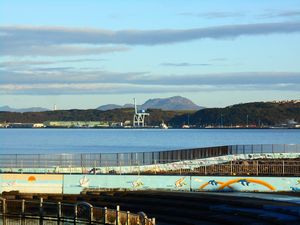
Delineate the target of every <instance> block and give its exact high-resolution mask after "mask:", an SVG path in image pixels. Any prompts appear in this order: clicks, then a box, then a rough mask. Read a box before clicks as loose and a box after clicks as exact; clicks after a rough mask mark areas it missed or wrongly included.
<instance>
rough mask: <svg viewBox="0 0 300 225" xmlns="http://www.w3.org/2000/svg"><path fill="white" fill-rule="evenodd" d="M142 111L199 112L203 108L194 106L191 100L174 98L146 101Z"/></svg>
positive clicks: (179, 97)
mask: <svg viewBox="0 0 300 225" xmlns="http://www.w3.org/2000/svg"><path fill="white" fill-rule="evenodd" d="M141 107H142V108H143V109H162V110H199V109H203V107H201V106H199V105H196V104H195V103H193V102H192V101H191V100H189V99H187V98H184V97H181V96H174V97H170V98H154V99H149V100H148V101H146V102H145V103H144V104H143V105H142V106H141Z"/></svg>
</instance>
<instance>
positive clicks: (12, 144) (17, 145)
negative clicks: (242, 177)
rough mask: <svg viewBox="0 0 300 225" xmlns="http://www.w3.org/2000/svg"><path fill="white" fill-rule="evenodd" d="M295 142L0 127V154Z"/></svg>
mask: <svg viewBox="0 0 300 225" xmlns="http://www.w3.org/2000/svg"><path fill="white" fill-rule="evenodd" d="M295 143H297V144H299V143H300V129H298V130H292V129H257V130H247V129H189V130H188V129H178V130H177V129H170V130H160V129H138V130H135V129H0V153H2V154H3V153H80V152H131V151H160V150H168V149H182V148H195V147H205V146H206V147H207V146H218V145H235V144H295Z"/></svg>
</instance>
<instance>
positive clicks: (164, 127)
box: [159, 121, 168, 129]
mask: <svg viewBox="0 0 300 225" xmlns="http://www.w3.org/2000/svg"><path fill="white" fill-rule="evenodd" d="M159 127H160V128H161V129H168V126H167V124H165V123H164V121H162V122H161V124H160V125H159Z"/></svg>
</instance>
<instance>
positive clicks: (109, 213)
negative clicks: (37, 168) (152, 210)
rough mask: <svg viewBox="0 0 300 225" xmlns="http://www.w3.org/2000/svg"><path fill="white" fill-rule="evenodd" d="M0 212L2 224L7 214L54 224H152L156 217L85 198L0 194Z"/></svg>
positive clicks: (7, 216) (8, 216)
mask: <svg viewBox="0 0 300 225" xmlns="http://www.w3.org/2000/svg"><path fill="white" fill-rule="evenodd" d="M0 207H1V210H0V215H2V220H3V224H5V220H6V218H20V217H21V219H23V220H24V221H25V220H26V219H36V220H38V221H40V223H39V224H43V222H42V221H46V220H51V221H56V222H57V224H58V225H59V224H61V225H62V224H64V222H68V224H69V223H73V224H90V225H96V224H103V225H104V224H105V225H106V224H114V225H129V224H130V225H155V218H148V217H147V216H146V214H145V213H143V212H139V213H138V214H134V213H130V212H129V211H127V212H124V211H120V207H119V206H117V208H116V209H108V208H106V207H104V208H100V207H93V206H92V205H91V204H89V203H87V202H77V203H76V204H69V203H62V202H44V201H43V198H40V200H39V201H28V200H24V199H23V200H8V199H5V198H0Z"/></svg>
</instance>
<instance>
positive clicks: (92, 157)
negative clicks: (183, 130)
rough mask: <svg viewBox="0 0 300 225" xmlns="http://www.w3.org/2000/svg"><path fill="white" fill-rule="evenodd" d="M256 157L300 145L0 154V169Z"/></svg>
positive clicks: (298, 149)
mask: <svg viewBox="0 0 300 225" xmlns="http://www.w3.org/2000/svg"><path fill="white" fill-rule="evenodd" d="M257 153H300V144H263V145H229V146H218V147H206V148H195V149H182V150H172V151H157V152H131V153H82V154H76V153H75V154H0V168H55V167H59V168H75V167H81V168H94V167H112V166H142V165H152V164H162V163H168V162H176V161H184V160H193V159H204V158H210V157H217V156H223V155H236V154H257Z"/></svg>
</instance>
